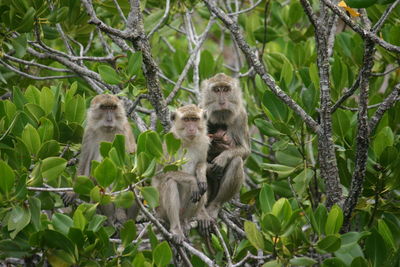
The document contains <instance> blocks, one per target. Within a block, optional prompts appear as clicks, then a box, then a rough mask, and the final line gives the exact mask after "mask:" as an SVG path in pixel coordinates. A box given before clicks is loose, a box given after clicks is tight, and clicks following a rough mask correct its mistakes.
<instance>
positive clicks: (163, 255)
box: [153, 241, 172, 266]
mask: <svg viewBox="0 0 400 267" xmlns="http://www.w3.org/2000/svg"><path fill="white" fill-rule="evenodd" d="M171 259H172V251H171V248H170V247H169V245H168V243H167V241H163V242H161V243H160V244H158V245H157V246H156V248H155V249H154V250H153V262H154V263H155V264H156V265H157V266H166V265H168V264H169V262H170V261H171Z"/></svg>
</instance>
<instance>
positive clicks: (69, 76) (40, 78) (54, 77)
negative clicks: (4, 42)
mask: <svg viewBox="0 0 400 267" xmlns="http://www.w3.org/2000/svg"><path fill="white" fill-rule="evenodd" d="M0 64H2V65H3V66H4V67H6V68H7V69H9V70H11V71H13V72H15V73H18V74H19V75H21V76H24V77H26V78H29V79H33V80H39V81H43V80H55V79H67V78H73V77H76V75H64V76H62V75H61V76H43V77H41V76H35V75H31V74H28V73H25V72H23V71H20V70H19V69H17V68H15V67H13V66H11V65H9V64H7V63H6V62H4V61H3V60H1V59H0Z"/></svg>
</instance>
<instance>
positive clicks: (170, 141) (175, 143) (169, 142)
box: [164, 133, 181, 155]
mask: <svg viewBox="0 0 400 267" xmlns="http://www.w3.org/2000/svg"><path fill="white" fill-rule="evenodd" d="M164 140H165V144H166V146H167V152H168V154H170V155H174V154H175V153H176V152H178V150H179V148H180V147H181V140H180V139H177V138H175V136H174V134H173V133H167V134H166V135H164Z"/></svg>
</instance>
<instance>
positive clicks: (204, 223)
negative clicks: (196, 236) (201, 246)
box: [198, 218, 214, 236]
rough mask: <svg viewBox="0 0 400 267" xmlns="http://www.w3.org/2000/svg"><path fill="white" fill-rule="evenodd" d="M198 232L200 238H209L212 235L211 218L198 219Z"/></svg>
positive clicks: (212, 222) (212, 221)
mask: <svg viewBox="0 0 400 267" xmlns="http://www.w3.org/2000/svg"><path fill="white" fill-rule="evenodd" d="M198 223H199V232H200V234H201V235H202V236H210V235H211V233H212V225H213V224H214V220H213V219H212V218H205V219H199V220H198Z"/></svg>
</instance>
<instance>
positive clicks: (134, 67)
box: [128, 52, 143, 77]
mask: <svg viewBox="0 0 400 267" xmlns="http://www.w3.org/2000/svg"><path fill="white" fill-rule="evenodd" d="M142 60H143V59H142V53H141V52H135V53H133V54H132V53H130V52H129V53H128V75H129V76H130V77H132V76H133V75H138V74H139V73H140V71H141V68H142Z"/></svg>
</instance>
